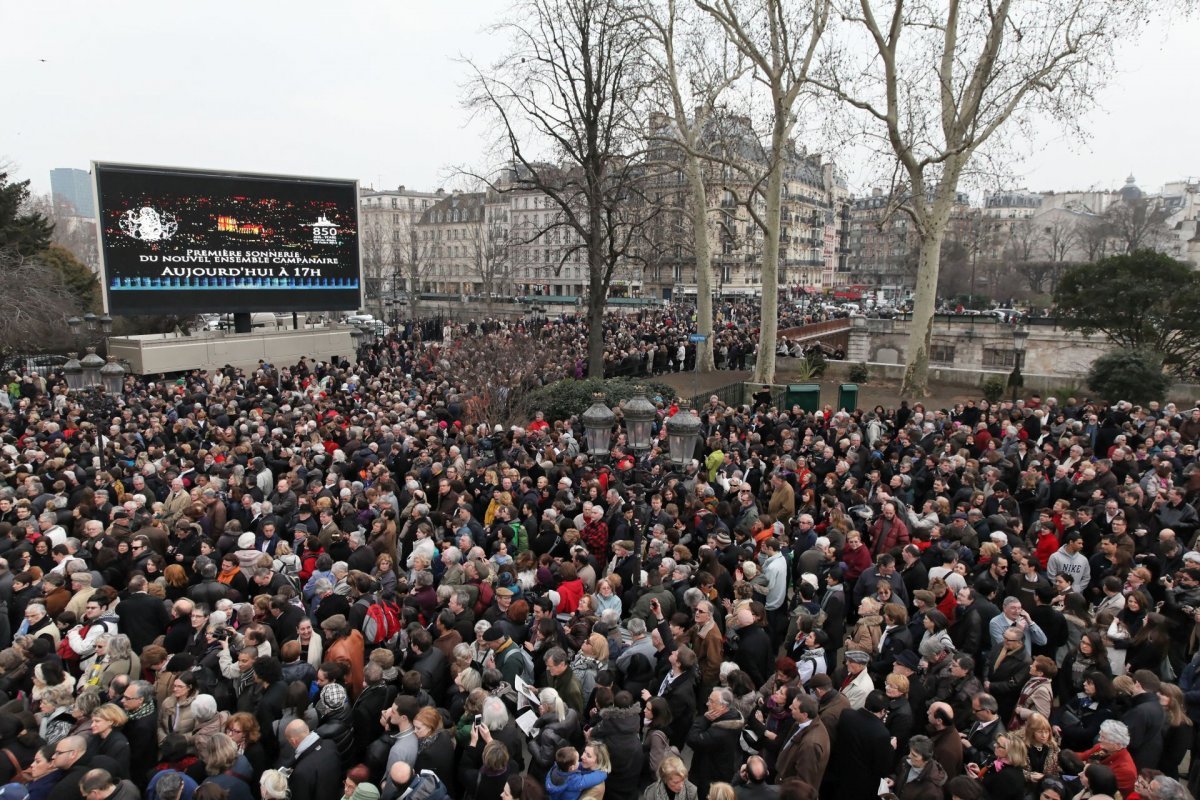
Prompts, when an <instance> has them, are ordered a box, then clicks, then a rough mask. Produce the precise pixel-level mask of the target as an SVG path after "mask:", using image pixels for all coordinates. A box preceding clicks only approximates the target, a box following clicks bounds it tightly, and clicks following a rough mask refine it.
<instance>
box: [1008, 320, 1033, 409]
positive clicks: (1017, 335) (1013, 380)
mask: <svg viewBox="0 0 1200 800" xmlns="http://www.w3.org/2000/svg"><path fill="white" fill-rule="evenodd" d="M1012 336H1013V368H1012V372H1011V373H1009V376H1008V385H1009V387H1010V388H1011V389H1012V402H1013V405H1014V406H1015V405H1016V404H1017V389H1019V388H1021V386H1023V385H1024V383H1025V379H1024V378H1022V377H1021V362H1022V361H1024V359H1025V347H1026V345H1028V344H1029V329H1028V328H1026V327H1025V326H1024V325H1018V326H1017V327H1015V328H1013V333H1012Z"/></svg>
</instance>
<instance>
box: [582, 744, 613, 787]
mask: <svg viewBox="0 0 1200 800" xmlns="http://www.w3.org/2000/svg"><path fill="white" fill-rule="evenodd" d="M579 769H580V770H581V771H583V770H586V771H588V772H603V773H605V774H607V775H612V771H613V768H612V757H611V756H610V755H609V753H608V747H607V746H606V745H605V744H604V743H603V742H588V744H587V747H585V748H583V752H582V753H580V754H579ZM606 782H607V781H606ZM579 800H604V784H603V783H600V784H597V785H595V786H593V787H592V788H590V789H587V790H585V791H584V792H583V793H582V794H581V795H579Z"/></svg>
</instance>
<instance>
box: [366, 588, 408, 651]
mask: <svg viewBox="0 0 1200 800" xmlns="http://www.w3.org/2000/svg"><path fill="white" fill-rule="evenodd" d="M399 633H400V606H398V605H396V604H395V603H393V602H390V601H388V600H383V599H378V600H376V601H375V602H373V603H371V604H370V605H368V606H367V613H366V616H364V617H363V623H362V634H363V639H365V640H366V642H367V644H369V645H386V644H390V643H391V642H392V641H393V640H394V639H395V638H396V636H397V635H398V634H399Z"/></svg>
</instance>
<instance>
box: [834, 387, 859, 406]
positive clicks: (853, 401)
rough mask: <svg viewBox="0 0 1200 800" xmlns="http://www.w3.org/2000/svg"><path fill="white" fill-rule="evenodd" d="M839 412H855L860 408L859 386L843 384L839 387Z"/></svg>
mask: <svg viewBox="0 0 1200 800" xmlns="http://www.w3.org/2000/svg"><path fill="white" fill-rule="evenodd" d="M837 407H838V410H839V411H840V410H842V409H845V410H846V411H853V410H854V409H856V408H858V384H857V383H843V384H841V385H839V386H838V404H837Z"/></svg>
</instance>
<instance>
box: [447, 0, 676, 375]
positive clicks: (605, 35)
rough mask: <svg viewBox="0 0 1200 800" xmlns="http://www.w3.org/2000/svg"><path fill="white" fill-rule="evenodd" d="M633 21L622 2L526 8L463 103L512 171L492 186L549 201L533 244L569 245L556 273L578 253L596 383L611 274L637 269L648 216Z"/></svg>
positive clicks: (569, 0)
mask: <svg viewBox="0 0 1200 800" xmlns="http://www.w3.org/2000/svg"><path fill="white" fill-rule="evenodd" d="M636 10H637V9H636V8H635V7H634V6H633V5H632V4H630V3H629V2H626V0H522V2H520V3H519V4H518V6H517V7H516V9H515V10H514V18H513V19H512V21H510V22H508V23H506V24H504V25H501V26H500V27H499V29H498V32H499V33H507V34H508V35H510V36H511V39H512V49H511V50H510V52H509V53H508V54H507V55H506V56H505V58H504V59H503V60H502V61H501V62H500V63H498V64H497V65H495V66H493V67H491V68H488V69H484V68H482V67H480V66H478V65H475V64H471V68H472V71H473V72H474V81H473V83H474V91H473V93H472V95H471V96H470V98H469V100H468V103H469V104H470V105H471V106H472V107H473V108H474V109H476V110H477V111H479V112H482V113H484V114H487V115H488V116H490V117H492V118H493V119H495V120H496V121H497V122H498V123H499V130H500V136H501V138H502V143H501V144H502V148H503V150H504V151H505V156H506V160H507V161H509V162H510V163H511V164H512V165H513V167H514V168H513V169H511V170H509V171H508V174H507V176H506V177H508V178H511V180H510V181H505V182H503V183H501V182H499V181H497V180H495V179H492V180H488V181H487V182H488V184H489V186H490V187H491V188H492V189H494V190H497V191H516V192H529V191H534V192H538V193H540V194H542V195H544V196H545V197H547V198H549V199H550V202H551V204H552V206H553V208H554V209H555V211H556V212H557V213H555V214H554V215H547V216H550V217H551V222H550V224H549V225H548V226H544V227H543V230H541V231H539V232H538V233H539V234H545V233H548V232H551V231H557V230H566V231H568V232H569V233H573V234H575V236H573V237H570V239H569V241H570V240H571V239H573V240H574V242H573V243H572V244H570V245H569V246H566V247H563V248H562V249H561V251H560V252H561V254H562V255H561V258H560V260H559V262H558V264H557V265H556V269H557V270H561V268H562V266H563V264H564V263H565V262H566V260H567V259H569V258H570V257H571V256H572V255H573V254H574V253H575V252H577V251H580V250H582V251H583V252H584V253H585V254H586V257H587V272H588V297H587V314H588V324H589V329H588V375H589V376H592V377H602V376H603V374H604V330H603V327H604V326H603V323H604V308H605V301H606V300H607V298H608V293H609V288H610V287H611V285H612V280H613V275H614V272H615V271H616V269H617V267H618V265H620V264H622V263H623V262H626V261H636V260H638V259H640V258H641V256H640V255H639V253H638V246H639V245H640V244H641V243H642V241H643V236H644V231H645V230H646V226H647V225H648V224H649V223H650V221H651V220H652V219H653V217H654V211H653V208H652V207H651V206H650V205H649V204H648V203H646V202H645V197H644V195H643V187H644V186H645V177H646V176H645V152H644V149H643V146H642V145H643V144H644V138H643V131H642V130H641V128H640V127H638V120H639V119H642V118H643V114H642V110H643V109H642V108H641V105H640V104H641V101H642V99H643V97H644V90H645V83H644V81H645V75H644V70H643V69H642V63H643V62H642V55H643V53H644V47H643V44H642V36H643V33H644V28H643V27H642V26H641V25H640V24H639V22H638V19H637V14H636ZM548 162H549V163H548ZM477 177H478V176H477ZM534 238H536V237H534Z"/></svg>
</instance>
